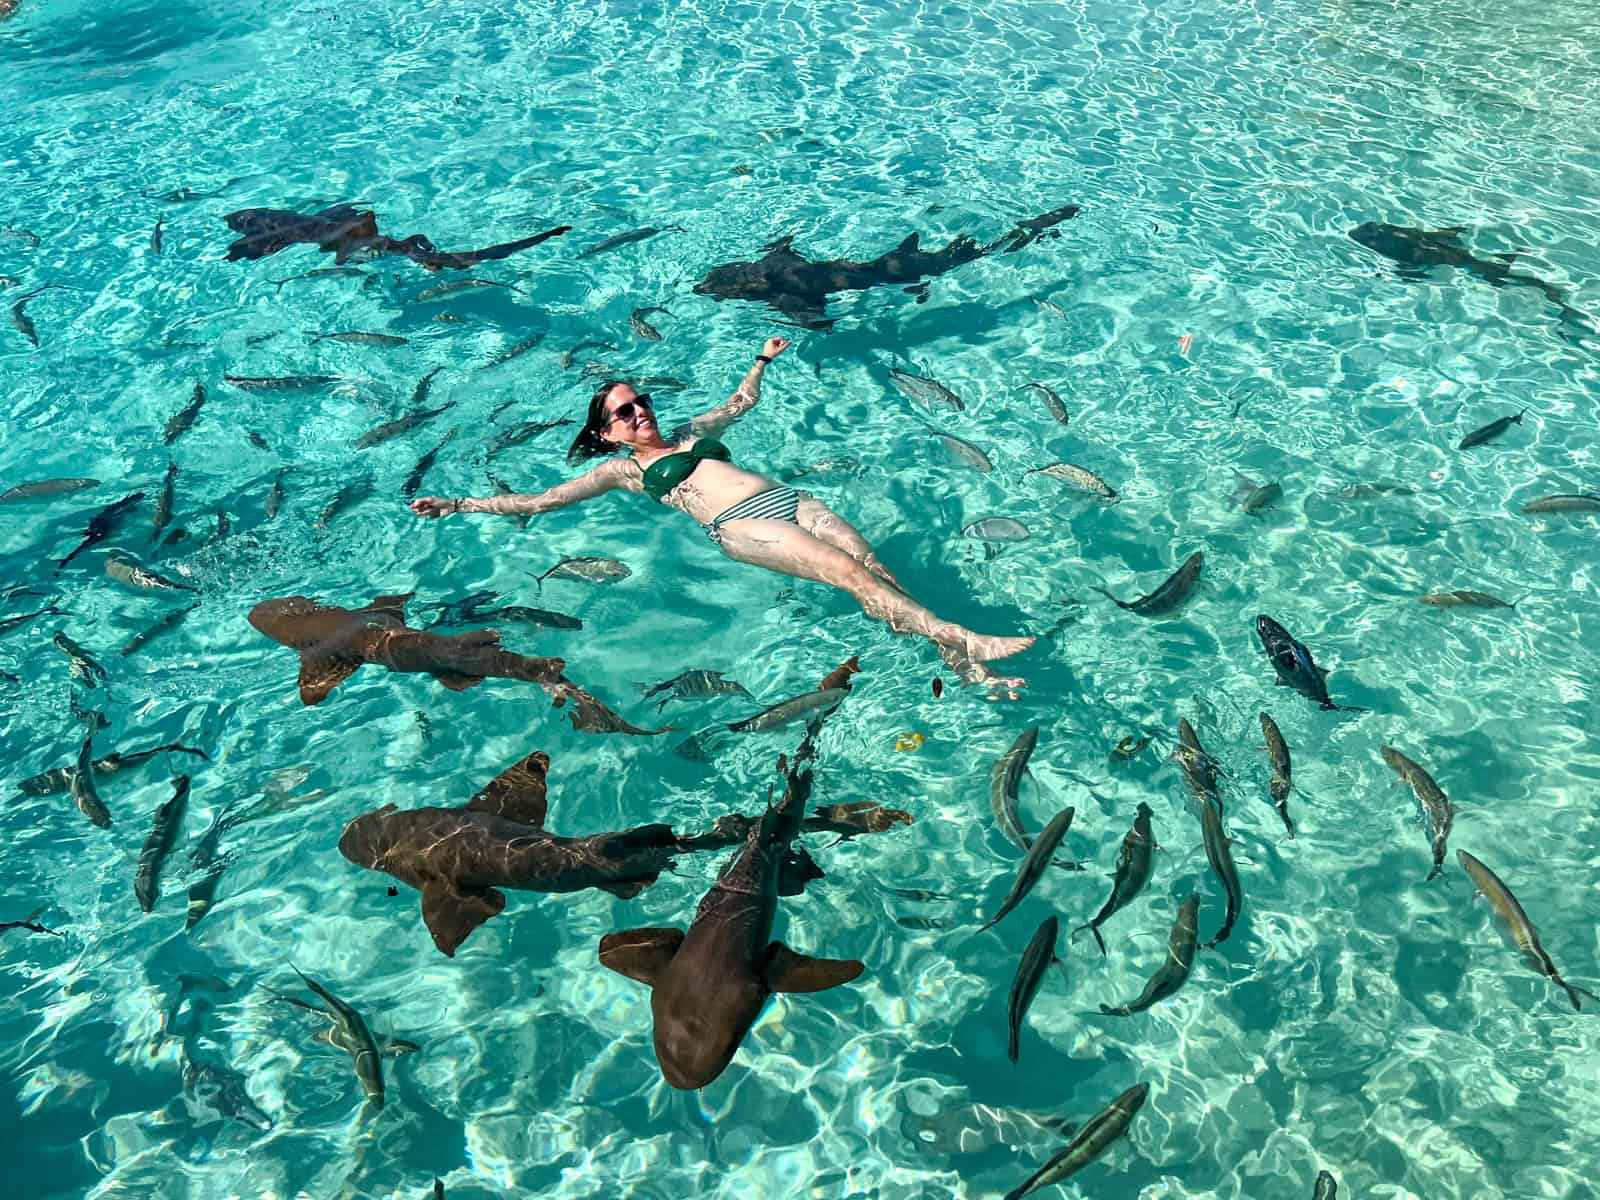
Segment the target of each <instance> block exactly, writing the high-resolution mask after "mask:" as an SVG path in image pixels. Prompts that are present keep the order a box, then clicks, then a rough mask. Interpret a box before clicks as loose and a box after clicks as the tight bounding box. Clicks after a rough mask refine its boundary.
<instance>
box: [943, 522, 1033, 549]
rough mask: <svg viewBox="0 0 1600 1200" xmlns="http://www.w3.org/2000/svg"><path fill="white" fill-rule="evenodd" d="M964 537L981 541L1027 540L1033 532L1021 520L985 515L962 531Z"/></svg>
mask: <svg viewBox="0 0 1600 1200" xmlns="http://www.w3.org/2000/svg"><path fill="white" fill-rule="evenodd" d="M961 536H962V537H969V538H976V539H977V540H978V541H980V542H993V543H1000V542H1025V541H1027V540H1028V539H1029V538H1030V537H1032V536H1033V534H1031V533H1029V532H1028V527H1027V526H1026V525H1024V524H1023V523H1022V522H1021V521H1016V520H1013V519H1012V518H1010V517H984V518H982V519H981V520H978V521H974V522H973V523H972V524H970V525H968V526H967V527H966V528H965V529H963V530H962V531H961Z"/></svg>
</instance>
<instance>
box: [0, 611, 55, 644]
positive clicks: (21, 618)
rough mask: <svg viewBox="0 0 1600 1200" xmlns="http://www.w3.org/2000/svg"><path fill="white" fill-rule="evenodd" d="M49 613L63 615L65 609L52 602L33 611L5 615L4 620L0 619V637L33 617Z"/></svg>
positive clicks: (20, 626) (19, 627)
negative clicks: (11, 615)
mask: <svg viewBox="0 0 1600 1200" xmlns="http://www.w3.org/2000/svg"><path fill="white" fill-rule="evenodd" d="M51 613H54V614H55V615H56V616H65V615H66V610H65V609H60V608H57V607H56V606H55V605H54V604H46V605H45V606H44V607H43V608H40V609H36V610H35V611H33V612H28V613H18V614H17V615H16V616H14V617H6V618H5V619H4V620H0V637H4V636H5V635H6V634H8V633H15V632H16V631H17V630H19V629H21V628H22V627H23V626H24V625H26V624H27V623H28V622H29V621H31V620H33V619H34V618H35V617H43V616H46V615H48V614H51Z"/></svg>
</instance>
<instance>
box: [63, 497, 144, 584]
mask: <svg viewBox="0 0 1600 1200" xmlns="http://www.w3.org/2000/svg"><path fill="white" fill-rule="evenodd" d="M143 499H144V493H143V492H134V493H133V494H132V495H128V496H124V497H123V498H122V499H121V500H114V501H112V502H111V503H110V504H108V505H106V506H105V507H104V508H102V509H101V510H100V511H99V512H97V513H95V515H94V516H92V517H90V518H89V527H88V528H87V529H86V530H85V531H84V534H83V541H81V542H79V543H78V546H77V548H76V549H75V550H73V552H72V553H71V554H69V555H67V556H66V557H65V558H63V559H62V560H61V561H60V562H59V563H57V564H56V570H58V571H59V570H60V569H61V568H62V567H64V566H66V565H67V564H68V563H69V562H71V561H72V560H73V559H75V558H77V557H78V555H80V554H82V553H83V552H84V551H85V550H87V549H88V548H89V547H90V546H93V545H95V544H96V543H98V542H103V541H105V539H106V538H108V537H110V536H111V535H112V533H114V532H115V531H116V529H117V527H118V526H120V525H121V524H122V522H123V521H124V520H126V519H127V516H128V514H129V513H131V512H132V511H133V510H134V509H136V508H138V507H139V503H140V501H142V500H143Z"/></svg>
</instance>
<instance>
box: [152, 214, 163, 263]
mask: <svg viewBox="0 0 1600 1200" xmlns="http://www.w3.org/2000/svg"><path fill="white" fill-rule="evenodd" d="M165 223H166V218H165V217H157V218H156V227H155V228H154V229H152V230H151V231H150V253H151V254H154V255H156V256H158V257H159V256H160V254H161V226H162V225H164V224H165Z"/></svg>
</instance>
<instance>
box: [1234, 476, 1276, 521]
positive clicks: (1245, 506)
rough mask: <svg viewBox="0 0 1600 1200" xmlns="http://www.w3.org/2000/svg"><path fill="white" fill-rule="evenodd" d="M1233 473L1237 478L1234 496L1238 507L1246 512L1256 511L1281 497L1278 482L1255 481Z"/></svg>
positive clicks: (1274, 502)
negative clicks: (1237, 482)
mask: <svg viewBox="0 0 1600 1200" xmlns="http://www.w3.org/2000/svg"><path fill="white" fill-rule="evenodd" d="M1234 475H1235V476H1236V477H1237V478H1238V480H1239V486H1238V489H1237V490H1236V492H1235V496H1236V497H1237V499H1238V501H1239V507H1240V508H1241V509H1242V510H1243V511H1245V512H1247V513H1258V512H1260V511H1262V509H1265V508H1268V507H1270V506H1271V505H1273V504H1276V503H1277V502H1278V501H1279V500H1281V499H1283V485H1282V484H1280V483H1257V482H1256V481H1255V480H1253V479H1251V478H1249V477H1248V476H1245V475H1240V474H1239V472H1237V471H1235V472H1234Z"/></svg>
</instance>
